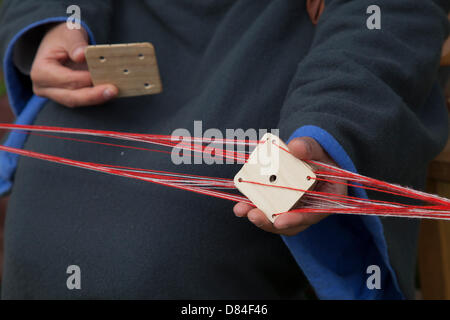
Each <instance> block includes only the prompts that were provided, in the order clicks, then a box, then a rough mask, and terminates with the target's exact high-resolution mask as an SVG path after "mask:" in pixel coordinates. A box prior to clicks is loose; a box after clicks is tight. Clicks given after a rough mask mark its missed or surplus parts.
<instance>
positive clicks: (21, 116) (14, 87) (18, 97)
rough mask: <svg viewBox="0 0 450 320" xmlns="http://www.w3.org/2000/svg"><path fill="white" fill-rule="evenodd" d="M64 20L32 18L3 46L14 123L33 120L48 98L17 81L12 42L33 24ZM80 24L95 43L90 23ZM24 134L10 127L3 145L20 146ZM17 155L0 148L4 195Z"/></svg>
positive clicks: (0, 185)
mask: <svg viewBox="0 0 450 320" xmlns="http://www.w3.org/2000/svg"><path fill="white" fill-rule="evenodd" d="M66 20H67V17H54V18H48V19H44V20H40V21H37V22H34V23H32V24H30V25H29V26H27V27H25V28H24V29H22V30H20V31H19V32H18V33H17V34H16V35H15V36H14V38H13V39H12V40H11V42H10V43H9V45H8V48H7V49H6V54H5V59H4V62H3V69H4V75H5V80H6V89H7V92H8V97H9V102H10V104H11V108H12V110H13V112H14V114H15V115H16V121H15V123H16V124H32V123H33V122H34V120H35V119H36V116H37V114H38V113H39V111H40V110H41V109H42V107H43V106H44V104H45V103H46V102H47V99H45V98H42V97H38V96H36V95H33V92H32V91H31V90H30V89H29V88H26V87H25V86H24V85H23V83H22V82H21V81H20V77H19V73H18V72H19V71H18V70H17V68H16V67H15V66H14V62H13V49H14V45H15V44H16V42H17V41H18V40H19V39H20V37H21V36H22V35H24V34H25V33H26V32H27V31H29V30H31V29H32V28H36V27H38V26H41V25H44V24H47V23H54V22H65V21H66ZM81 25H82V26H83V28H84V29H85V30H86V31H87V33H88V35H89V42H90V43H91V44H95V40H94V36H93V34H92V32H91V30H90V29H89V27H88V26H87V25H86V24H85V23H84V22H83V21H81ZM26 138H27V135H25V134H23V133H20V132H17V131H12V132H11V133H10V134H9V135H8V138H7V139H6V142H5V144H4V145H5V146H8V147H14V148H23V146H24V144H25V141H26ZM18 158H19V157H18V155H14V154H11V153H8V152H5V151H0V195H4V194H6V193H7V192H9V190H10V189H11V187H12V179H13V176H14V172H15V170H16V167H17V161H18Z"/></svg>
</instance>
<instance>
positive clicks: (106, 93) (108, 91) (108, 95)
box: [103, 89, 114, 99]
mask: <svg viewBox="0 0 450 320" xmlns="http://www.w3.org/2000/svg"><path fill="white" fill-rule="evenodd" d="M113 96H114V92H113V91H112V90H111V89H105V91H103V97H104V98H105V99H111V98H112V97H113Z"/></svg>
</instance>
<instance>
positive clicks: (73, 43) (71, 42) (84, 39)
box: [65, 28, 88, 62]
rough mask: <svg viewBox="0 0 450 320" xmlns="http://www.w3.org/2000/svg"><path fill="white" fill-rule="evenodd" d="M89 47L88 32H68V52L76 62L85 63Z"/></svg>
mask: <svg viewBox="0 0 450 320" xmlns="http://www.w3.org/2000/svg"><path fill="white" fill-rule="evenodd" d="M87 46H88V35H87V32H86V30H84V29H83V28H81V29H74V30H67V37H66V46H65V48H66V50H67V53H68V54H69V57H70V59H71V60H72V61H74V62H83V61H84V50H85V49H86V47H87Z"/></svg>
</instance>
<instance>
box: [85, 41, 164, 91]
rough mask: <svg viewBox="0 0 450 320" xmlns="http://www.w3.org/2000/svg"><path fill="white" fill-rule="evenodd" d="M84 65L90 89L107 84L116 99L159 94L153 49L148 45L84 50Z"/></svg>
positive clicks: (109, 46)
mask: <svg viewBox="0 0 450 320" xmlns="http://www.w3.org/2000/svg"><path fill="white" fill-rule="evenodd" d="M85 56H86V61H87V64H88V68H89V72H90V73H91V78H92V82H93V84H94V85H99V84H105V83H111V84H114V85H115V86H116V87H117V88H118V89H119V94H118V97H131V96H140V95H147V94H156V93H160V92H161V91H162V84H161V79H160V76H159V71H158V64H157V62H156V55H155V49H154V48H153V45H152V44H151V43H148V42H143V43H128V44H111V45H97V46H88V47H87V48H86V50H85Z"/></svg>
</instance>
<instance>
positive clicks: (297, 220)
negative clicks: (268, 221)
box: [274, 212, 329, 229]
mask: <svg viewBox="0 0 450 320" xmlns="http://www.w3.org/2000/svg"><path fill="white" fill-rule="evenodd" d="M328 216H329V214H317V213H305V212H301V213H300V212H286V213H283V214H281V215H279V216H278V217H277V218H276V219H275V222H274V226H275V228H276V229H290V228H293V227H298V226H305V227H306V226H310V225H313V224H316V223H318V222H319V221H321V220H322V219H325V218H326V217H328Z"/></svg>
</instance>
